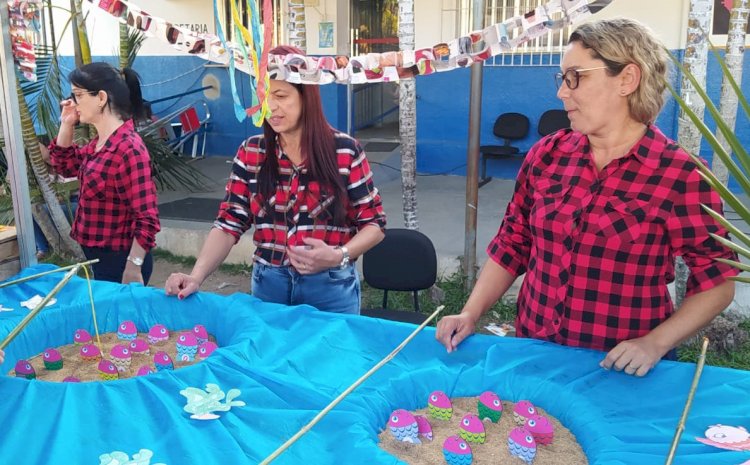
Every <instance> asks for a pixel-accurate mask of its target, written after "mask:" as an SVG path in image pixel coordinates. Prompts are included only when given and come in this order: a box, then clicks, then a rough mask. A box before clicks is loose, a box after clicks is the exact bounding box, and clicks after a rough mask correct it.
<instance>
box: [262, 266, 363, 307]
mask: <svg viewBox="0 0 750 465" xmlns="http://www.w3.org/2000/svg"><path fill="white" fill-rule="evenodd" d="M252 280H253V282H252V294H253V295H254V296H255V297H257V298H259V299H260V300H262V301H264V302H274V303H278V304H284V305H301V304H307V305H312V306H313V307H315V308H317V309H318V310H323V311H324V312H333V313H352V314H355V315H359V307H360V289H359V273H357V269H356V267H355V266H354V265H349V266H347V267H346V268H343V269H340V268H330V269H328V270H324V271H321V272H320V273H315V274H308V275H303V274H299V273H298V272H297V270H295V269H294V268H293V267H291V266H269V265H264V264H262V263H258V262H256V263H254V264H253V278H252Z"/></svg>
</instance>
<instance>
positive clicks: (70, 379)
mask: <svg viewBox="0 0 750 465" xmlns="http://www.w3.org/2000/svg"><path fill="white" fill-rule="evenodd" d="M80 382H81V380H80V379H78V378H76V377H75V376H66V377H65V379H63V383H80Z"/></svg>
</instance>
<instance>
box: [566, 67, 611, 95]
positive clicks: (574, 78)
mask: <svg viewBox="0 0 750 465" xmlns="http://www.w3.org/2000/svg"><path fill="white" fill-rule="evenodd" d="M606 68H607V67H606V66H597V67H596V68H581V69H569V70H567V71H565V72H564V73H557V74H555V85H557V88H558V89H559V88H560V86H562V83H563V82H565V85H566V86H568V89H570V90H574V89H576V88H578V81H579V80H580V79H581V72H583V71H594V70H596V69H606Z"/></svg>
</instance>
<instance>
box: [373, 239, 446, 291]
mask: <svg viewBox="0 0 750 465" xmlns="http://www.w3.org/2000/svg"><path fill="white" fill-rule="evenodd" d="M362 271H363V274H364V278H365V282H366V283H367V284H369V285H370V286H371V287H374V288H376V289H383V290H389V291H418V290H423V289H429V288H430V287H432V285H433V284H435V280H436V279H437V254H436V253H435V247H434V246H433V245H432V241H431V240H430V238H429V237H427V236H425V235H424V234H422V233H421V232H419V231H416V230H413V229H387V230H386V231H385V239H383V240H382V241H381V242H380V243H379V244H378V245H376V246H375V247H373V248H372V249H370V250H368V251H367V252H365V254H364V257H362Z"/></svg>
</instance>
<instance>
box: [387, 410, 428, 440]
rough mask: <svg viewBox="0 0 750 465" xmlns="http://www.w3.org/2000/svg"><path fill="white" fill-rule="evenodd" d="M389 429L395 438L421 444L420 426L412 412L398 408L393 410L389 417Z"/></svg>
mask: <svg viewBox="0 0 750 465" xmlns="http://www.w3.org/2000/svg"><path fill="white" fill-rule="evenodd" d="M388 430H389V431H390V432H391V434H392V435H393V437H394V438H396V439H397V440H399V441H403V442H410V443H412V444H421V443H422V441H420V440H419V426H418V425H417V419H416V418H414V415H412V414H411V413H410V412H408V411H406V410H404V409H398V410H394V411H393V412H391V416H390V418H389V419H388Z"/></svg>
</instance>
